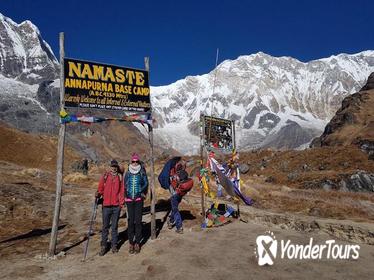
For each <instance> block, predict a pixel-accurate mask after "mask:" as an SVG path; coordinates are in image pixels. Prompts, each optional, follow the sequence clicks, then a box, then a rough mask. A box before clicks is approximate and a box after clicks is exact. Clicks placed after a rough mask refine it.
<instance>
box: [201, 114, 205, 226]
mask: <svg viewBox="0 0 374 280" xmlns="http://www.w3.org/2000/svg"><path fill="white" fill-rule="evenodd" d="M204 129H205V126H204V115H203V114H200V170H201V169H203V168H204V135H205V132H204ZM204 199H205V194H204V188H203V186H201V215H202V223H204V222H205V201H204Z"/></svg>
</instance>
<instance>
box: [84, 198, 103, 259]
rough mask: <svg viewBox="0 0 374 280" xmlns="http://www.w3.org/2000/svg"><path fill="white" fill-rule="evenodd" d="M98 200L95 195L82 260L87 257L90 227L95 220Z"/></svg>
mask: <svg viewBox="0 0 374 280" xmlns="http://www.w3.org/2000/svg"><path fill="white" fill-rule="evenodd" d="M98 202H99V199H98V198H97V197H95V202H94V205H93V210H92V215H91V219H90V225H89V228H88V233H87V242H86V245H85V246H84V251H83V260H82V261H85V260H86V257H87V253H88V243H89V242H90V236H91V234H92V228H93V226H94V223H95V220H96V212H97V205H98Z"/></svg>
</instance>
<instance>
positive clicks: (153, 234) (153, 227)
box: [144, 57, 157, 239]
mask: <svg viewBox="0 0 374 280" xmlns="http://www.w3.org/2000/svg"><path fill="white" fill-rule="evenodd" d="M144 65H145V70H146V71H147V72H148V83H149V57H145V58H144ZM151 119H152V121H153V118H152V106H151ZM148 136H149V146H150V153H151V239H156V237H157V236H156V191H155V166H154V154H153V124H152V125H150V124H148Z"/></svg>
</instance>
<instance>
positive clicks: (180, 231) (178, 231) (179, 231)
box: [175, 227, 183, 234]
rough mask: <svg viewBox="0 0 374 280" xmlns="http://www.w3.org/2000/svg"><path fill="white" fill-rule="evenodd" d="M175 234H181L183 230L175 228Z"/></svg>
mask: <svg viewBox="0 0 374 280" xmlns="http://www.w3.org/2000/svg"><path fill="white" fill-rule="evenodd" d="M175 232H176V233H179V234H182V233H183V228H182V227H181V228H177V229H176V230H175Z"/></svg>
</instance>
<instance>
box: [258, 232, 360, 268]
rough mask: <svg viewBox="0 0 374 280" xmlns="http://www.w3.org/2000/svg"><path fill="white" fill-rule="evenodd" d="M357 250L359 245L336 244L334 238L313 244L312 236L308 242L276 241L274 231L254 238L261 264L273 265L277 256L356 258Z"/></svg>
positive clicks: (304, 258) (357, 256) (293, 257)
mask: <svg viewBox="0 0 374 280" xmlns="http://www.w3.org/2000/svg"><path fill="white" fill-rule="evenodd" d="M278 245H279V246H278ZM278 247H279V248H278ZM278 250H280V253H278ZM359 251H360V245H352V244H337V243H336V241H335V240H326V241H325V243H324V244H315V242H314V240H313V238H310V239H309V243H308V244H294V243H292V242H291V240H287V241H285V240H280V241H278V240H277V239H276V237H275V235H274V233H273V232H271V231H268V232H266V233H265V234H263V235H259V236H258V237H257V238H256V249H255V255H256V257H257V259H258V265H260V266H263V265H266V264H267V265H273V264H274V262H275V260H276V258H277V256H278V258H281V259H289V260H292V259H298V260H317V259H319V260H320V259H323V258H325V259H333V260H338V259H339V260H348V259H351V258H352V259H355V260H356V259H358V258H359V255H360V254H359Z"/></svg>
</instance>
